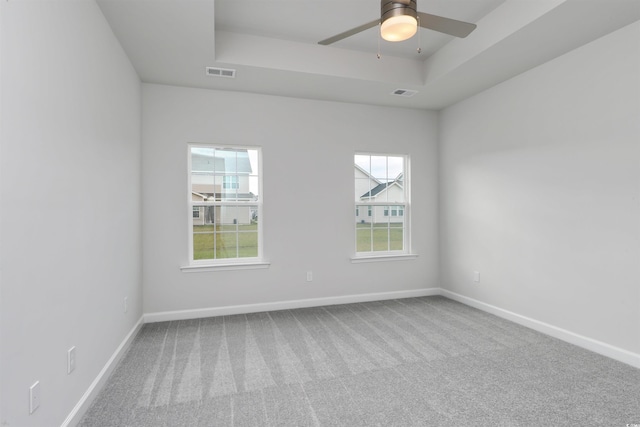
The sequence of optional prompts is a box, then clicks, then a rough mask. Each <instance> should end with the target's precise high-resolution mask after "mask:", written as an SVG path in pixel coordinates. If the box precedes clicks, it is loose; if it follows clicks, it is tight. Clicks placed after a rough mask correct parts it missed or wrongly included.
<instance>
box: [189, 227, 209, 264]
mask: <svg viewBox="0 0 640 427" xmlns="http://www.w3.org/2000/svg"><path fill="white" fill-rule="evenodd" d="M213 245H214V234H213V225H195V224H194V226H193V259H213Z"/></svg>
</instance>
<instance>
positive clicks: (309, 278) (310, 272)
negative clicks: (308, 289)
mask: <svg viewBox="0 0 640 427" xmlns="http://www.w3.org/2000/svg"><path fill="white" fill-rule="evenodd" d="M312 281H313V271H307V282H312Z"/></svg>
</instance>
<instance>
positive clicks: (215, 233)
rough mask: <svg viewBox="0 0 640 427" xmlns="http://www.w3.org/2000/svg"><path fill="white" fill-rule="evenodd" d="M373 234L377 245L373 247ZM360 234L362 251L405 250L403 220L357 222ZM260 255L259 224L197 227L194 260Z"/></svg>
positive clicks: (358, 245) (358, 244)
mask: <svg viewBox="0 0 640 427" xmlns="http://www.w3.org/2000/svg"><path fill="white" fill-rule="evenodd" d="M236 227H237V230H238V232H237V233H236ZM372 231H373V233H372ZM372 234H373V248H372V246H371V238H372ZM356 237H357V239H356V241H357V246H356V250H357V251H358V252H371V251H373V252H378V251H388V250H391V251H400V250H402V249H403V242H402V239H403V230H402V223H391V224H387V223H381V224H356ZM214 238H215V253H214ZM257 256H258V225H257V224H250V225H238V226H236V225H218V226H215V230H214V226H213V225H194V226H193V259H224V258H236V257H239V258H250V257H257Z"/></svg>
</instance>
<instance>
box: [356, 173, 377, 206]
mask: <svg viewBox="0 0 640 427" xmlns="http://www.w3.org/2000/svg"><path fill="white" fill-rule="evenodd" d="M376 185H378V184H377V183H376V182H375V181H374V180H372V179H370V178H368V177H364V178H356V191H355V196H356V202H362V201H367V200H370V199H371V198H372V197H373V196H372V195H371V194H370V191H371V189H372V188H374V187H375V186H376Z"/></svg>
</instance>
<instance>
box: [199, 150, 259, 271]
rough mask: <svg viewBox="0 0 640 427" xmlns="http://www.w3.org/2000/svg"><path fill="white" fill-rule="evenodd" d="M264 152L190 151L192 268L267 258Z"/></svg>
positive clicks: (249, 261)
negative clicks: (264, 250)
mask: <svg viewBox="0 0 640 427" xmlns="http://www.w3.org/2000/svg"><path fill="white" fill-rule="evenodd" d="M260 155H261V153H260V149H258V148H248V147H223V146H215V145H204V144H190V145H189V170H190V173H189V205H190V211H192V212H193V214H192V215H191V216H190V218H189V227H190V233H189V255H190V256H189V259H190V264H191V265H215V264H229V263H251V262H254V261H259V260H260V259H261V257H262V249H261V248H262V242H261V236H262V224H261V221H260V220H261V218H262V215H261V213H262V197H261V191H260V189H261V184H262V182H261V167H260V162H261V158H260Z"/></svg>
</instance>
